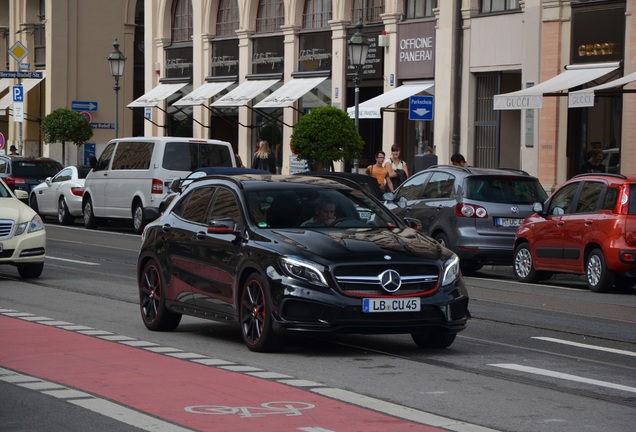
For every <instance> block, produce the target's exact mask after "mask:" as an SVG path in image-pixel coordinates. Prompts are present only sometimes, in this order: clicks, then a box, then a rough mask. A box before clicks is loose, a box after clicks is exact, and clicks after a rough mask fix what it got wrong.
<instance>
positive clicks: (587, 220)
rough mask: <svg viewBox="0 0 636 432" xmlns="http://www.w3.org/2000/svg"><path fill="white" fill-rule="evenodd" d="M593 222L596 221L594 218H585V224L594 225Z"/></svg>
mask: <svg viewBox="0 0 636 432" xmlns="http://www.w3.org/2000/svg"><path fill="white" fill-rule="evenodd" d="M593 222H594V221H593V220H592V219H586V220H585V225H588V226H589V225H592V223H593Z"/></svg>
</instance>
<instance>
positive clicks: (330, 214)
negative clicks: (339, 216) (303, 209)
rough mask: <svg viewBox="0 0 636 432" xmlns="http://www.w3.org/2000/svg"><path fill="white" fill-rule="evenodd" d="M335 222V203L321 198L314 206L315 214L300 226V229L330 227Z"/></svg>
mask: <svg viewBox="0 0 636 432" xmlns="http://www.w3.org/2000/svg"><path fill="white" fill-rule="evenodd" d="M335 220H336V203H335V202H333V201H331V200H328V199H325V198H322V199H321V200H320V202H319V203H318V205H317V206H316V214H315V215H314V216H313V217H312V218H311V219H308V220H306V221H305V222H303V223H302V224H300V226H302V227H307V226H319V225H320V226H324V225H330V224H331V223H333V222H334V221H335Z"/></svg>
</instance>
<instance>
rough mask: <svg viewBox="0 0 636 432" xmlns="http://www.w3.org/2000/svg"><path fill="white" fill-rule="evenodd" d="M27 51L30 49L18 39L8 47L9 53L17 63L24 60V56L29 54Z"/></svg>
mask: <svg viewBox="0 0 636 432" xmlns="http://www.w3.org/2000/svg"><path fill="white" fill-rule="evenodd" d="M29 52H30V51H29V50H28V49H27V47H25V46H24V45H23V44H22V42H20V41H17V42H16V43H14V44H13V45H12V46H11V48H9V55H10V56H11V57H13V58H14V59H15V61H17V62H18V63H20V62H21V61H22V60H24V58H25V57H26V56H28V55H29Z"/></svg>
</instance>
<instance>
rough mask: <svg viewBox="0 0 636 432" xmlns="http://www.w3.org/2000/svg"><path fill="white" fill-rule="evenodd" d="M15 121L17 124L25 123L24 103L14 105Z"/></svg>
mask: <svg viewBox="0 0 636 432" xmlns="http://www.w3.org/2000/svg"><path fill="white" fill-rule="evenodd" d="M13 121H14V122H17V123H22V122H24V102H14V103H13Z"/></svg>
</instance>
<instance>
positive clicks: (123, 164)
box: [112, 142, 154, 170]
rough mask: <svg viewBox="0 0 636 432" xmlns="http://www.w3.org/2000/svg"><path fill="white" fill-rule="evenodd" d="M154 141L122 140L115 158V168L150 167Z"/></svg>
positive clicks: (143, 168)
mask: <svg viewBox="0 0 636 432" xmlns="http://www.w3.org/2000/svg"><path fill="white" fill-rule="evenodd" d="M153 148H154V143H151V142H120V143H119V145H118V146H117V151H116V152H115V159H113V167H112V169H114V170H146V169H148V168H150V158H151V157H152V149H153Z"/></svg>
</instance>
